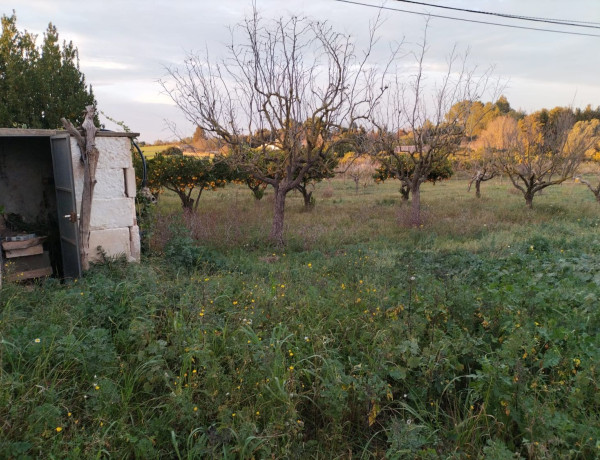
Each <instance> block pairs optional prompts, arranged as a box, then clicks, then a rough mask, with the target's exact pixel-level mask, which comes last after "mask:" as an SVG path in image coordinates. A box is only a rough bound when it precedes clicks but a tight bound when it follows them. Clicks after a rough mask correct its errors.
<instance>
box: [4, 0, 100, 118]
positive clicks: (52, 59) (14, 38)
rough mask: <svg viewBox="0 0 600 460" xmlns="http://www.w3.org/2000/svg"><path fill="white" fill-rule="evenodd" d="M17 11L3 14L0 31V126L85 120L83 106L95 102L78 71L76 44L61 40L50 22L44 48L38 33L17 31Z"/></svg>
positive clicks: (45, 35) (90, 90)
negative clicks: (8, 14)
mask: <svg viewBox="0 0 600 460" xmlns="http://www.w3.org/2000/svg"><path fill="white" fill-rule="evenodd" d="M16 21H17V18H16V15H15V13H14V12H13V14H12V16H2V35H0V126H1V127H28V128H46V129H54V128H59V127H61V126H62V125H61V122H60V119H61V117H65V118H68V119H69V120H71V121H73V123H74V124H76V125H77V124H81V122H83V109H84V108H85V106H86V105H92V104H93V105H95V103H96V101H95V99H94V94H93V92H92V89H91V87H90V88H89V89H88V87H87V85H86V83H85V77H84V75H83V73H82V72H81V71H80V70H79V56H78V52H77V48H75V46H74V45H73V43H72V42H69V43H67V42H63V44H62V46H61V45H60V43H59V37H58V31H57V29H56V27H55V26H54V25H52V23H50V24H49V25H48V29H47V30H46V32H45V34H44V40H43V42H42V44H41V46H40V47H37V46H36V43H35V41H36V36H35V35H33V34H31V33H28V32H27V31H23V32H21V31H19V30H18V29H17V25H16Z"/></svg>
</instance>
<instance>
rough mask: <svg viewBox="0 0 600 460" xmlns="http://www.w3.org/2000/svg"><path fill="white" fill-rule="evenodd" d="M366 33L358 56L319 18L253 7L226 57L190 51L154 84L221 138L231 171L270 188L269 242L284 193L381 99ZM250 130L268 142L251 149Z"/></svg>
mask: <svg viewBox="0 0 600 460" xmlns="http://www.w3.org/2000/svg"><path fill="white" fill-rule="evenodd" d="M375 28H376V27H372V28H371V31H370V32H371V33H370V37H371V40H370V44H369V45H368V47H367V48H366V49H365V50H364V51H363V52H362V53H360V54H359V53H357V52H356V50H355V46H354V44H353V41H352V38H351V37H350V36H348V35H345V34H342V33H338V32H336V31H335V30H333V28H332V27H331V26H330V25H329V24H328V23H327V22H324V21H316V20H311V19H309V18H306V17H298V16H291V17H286V18H283V17H282V18H279V19H275V20H266V19H264V18H262V17H261V16H260V15H259V14H258V12H257V11H256V10H254V11H253V13H252V14H251V15H250V16H249V17H247V18H246V19H245V20H243V21H242V22H241V23H240V24H238V25H237V26H235V27H233V28H232V29H231V42H230V43H229V45H228V46H227V48H226V52H227V57H226V58H224V59H223V60H221V61H217V60H214V59H211V58H210V57H209V56H208V53H207V55H206V56H203V57H201V56H199V55H196V54H190V55H188V56H187V58H186V60H185V62H184V64H183V65H182V66H181V67H178V68H170V69H167V71H168V75H167V76H166V78H165V79H164V80H163V81H162V82H161V84H162V86H163V88H164V90H165V92H166V93H167V94H168V95H169V96H170V97H171V98H172V100H173V101H174V102H175V104H176V105H177V106H178V107H179V109H180V110H181V111H182V112H183V114H184V115H185V116H186V118H187V119H188V120H189V121H190V122H192V123H193V124H194V125H196V126H199V127H200V128H202V129H203V130H204V132H205V133H206V134H207V135H211V136H214V137H216V138H219V139H221V140H222V141H224V142H225V144H226V145H227V146H228V149H229V154H228V156H229V160H230V161H231V162H234V163H235V164H236V167H237V168H239V169H241V170H243V171H246V172H248V173H249V174H251V175H252V176H253V177H254V178H256V179H258V180H260V181H262V182H264V183H267V184H269V185H271V186H272V187H273V189H274V209H273V222H272V226H271V231H270V238H271V240H272V241H274V242H275V243H276V244H283V231H284V211H285V199H286V196H287V194H288V193H289V192H290V191H292V190H294V189H297V188H298V186H299V185H300V184H302V183H303V181H304V180H305V177H307V175H310V173H311V170H312V169H314V168H315V167H318V166H319V164H320V162H321V161H322V160H323V159H325V158H327V157H328V156H329V152H330V151H333V149H334V148H335V144H336V141H335V134H336V133H337V132H340V130H342V129H344V128H348V127H350V126H355V125H357V124H360V123H362V122H363V121H365V120H367V119H368V118H369V116H370V114H371V112H372V110H373V107H374V106H375V105H376V103H377V102H378V100H379V99H380V97H381V94H382V93H383V89H382V85H381V84H379V83H378V82H377V81H376V79H377V78H380V74H379V73H378V72H377V70H376V66H374V65H370V64H369V59H370V56H371V53H372V50H373V46H374V42H375V40H374V33H375ZM257 131H260V132H263V133H265V135H266V136H267V138H266V139H264V142H263V143H262V144H261V145H260V146H256V147H255V148H253V149H250V148H248V147H249V146H248V144H247V138H248V135H249V134H251V133H255V132H257ZM275 150H276V151H277V152H278V154H277V155H275V154H272V152H273V151H275ZM257 151H258V152H259V154H258V155H257V154H256V152H257ZM279 152H280V153H279Z"/></svg>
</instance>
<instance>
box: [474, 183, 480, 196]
mask: <svg viewBox="0 0 600 460" xmlns="http://www.w3.org/2000/svg"><path fill="white" fill-rule="evenodd" d="M475 196H476V197H477V198H481V179H477V180H476V181H475Z"/></svg>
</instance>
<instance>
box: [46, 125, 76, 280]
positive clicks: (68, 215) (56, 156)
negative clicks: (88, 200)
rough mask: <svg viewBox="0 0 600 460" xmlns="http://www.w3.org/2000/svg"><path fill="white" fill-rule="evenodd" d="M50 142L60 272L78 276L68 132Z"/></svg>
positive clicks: (69, 275)
mask: <svg viewBox="0 0 600 460" xmlns="http://www.w3.org/2000/svg"><path fill="white" fill-rule="evenodd" d="M50 145H51V148H52V166H53V167H54V185H55V187H56V205H57V208H58V227H59V231H60V248H61V253H62V260H63V272H64V273H63V276H64V277H65V278H79V277H80V276H81V260H80V259H79V226H78V224H77V222H78V216H77V204H76V199H75V184H74V181H73V163H72V162H71V161H72V160H71V144H70V137H69V134H67V133H65V134H58V135H56V136H52V137H51V138H50Z"/></svg>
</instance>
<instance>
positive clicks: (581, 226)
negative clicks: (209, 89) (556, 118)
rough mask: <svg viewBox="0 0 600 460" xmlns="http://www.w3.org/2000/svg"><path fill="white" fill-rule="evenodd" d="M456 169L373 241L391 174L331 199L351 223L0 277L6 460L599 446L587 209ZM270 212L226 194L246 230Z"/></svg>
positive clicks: (581, 450)
mask: <svg viewBox="0 0 600 460" xmlns="http://www.w3.org/2000/svg"><path fill="white" fill-rule="evenodd" d="M332 182H333V181H332ZM453 182H454V181H449V182H447V183H444V184H441V185H439V186H436V187H432V186H430V185H427V186H426V187H424V190H423V193H424V194H427V195H428V200H429V203H430V204H429V205H428V206H429V209H434V210H436V212H437V213H438V214H437V217H438V219H437V220H439V222H437V221H436V222H432V223H430V224H427V225H426V226H425V228H424V229H399V228H397V227H396V228H393V230H392V231H391V232H390V233H389V234H387V235H382V234H378V236H375V232H376V231H377V227H378V225H373V222H372V219H375V218H376V217H377V216H378V215H380V214H385V213H386V212H388V208H390V206H388V205H386V204H382V205H381V206H380V205H378V204H376V203H377V200H379V201H383V200H382V195H383V192H381V190H382V189H384V188H387V189H386V190H389V191H388V192H386V193H388V196H393V193H394V192H393V190H392V187H391V186H389V185H387V184H384V185H383V186H381V187H379V188H378V194H377V195H374V196H371V195H369V194H365V195H362V196H360V197H357V198H356V202H361V203H362V202H365V201H367V203H366V204H364V208H353V207H352V206H353V202H352V201H351V200H352V198H353V197H354V196H353V195H351V196H350V197H348V198H345V200H344V202H343V204H342V203H341V202H340V200H338V201H337V202H336V203H331V204H330V205H328V204H327V203H324V205H323V208H324V209H325V211H324V213H325V214H326V216H325V217H326V219H325V218H324V219H323V223H321V224H319V225H323V226H324V225H325V222H329V221H331V220H335V219H338V218H339V216H336V213H335V211H334V210H335V209H340V211H339V213H340V214H341V213H344V214H351V218H352V220H353V221H354V222H355V223H356V225H361V226H362V227H363V231H364V233H363V234H362V236H360V237H357V236H356V230H355V229H353V228H352V227H351V225H348V224H344V225H335V226H332V227H331V228H330V230H329V231H330V232H331V233H332V237H331V240H327V239H325V238H323V239H321V240H319V241H318V244H314V245H313V246H311V247H310V248H308V249H307V248H306V247H305V246H303V245H302V244H296V245H295V246H294V247H293V248H286V251H285V252H282V251H276V252H273V249H272V248H270V247H268V246H267V244H266V243H265V242H264V241H262V242H261V241H258V242H257V241H254V243H253V244H252V245H248V246H247V245H246V244H242V243H240V244H238V245H232V246H229V249H226V250H220V251H216V250H215V249H214V246H215V245H209V246H207V244H208V243H207V242H206V241H205V240H204V238H201V237H198V239H199V240H201V241H196V240H193V239H192V238H190V235H191V234H190V233H189V232H188V231H187V230H184V229H183V228H181V227H178V226H175V227H173V228H171V235H172V236H171V238H170V241H169V242H168V244H167V247H168V253H167V254H165V255H159V254H153V255H152V257H148V258H147V259H146V260H145V261H144V263H143V264H126V263H123V262H122V261H111V262H110V263H107V264H104V265H101V266H95V267H93V269H92V270H91V271H90V272H89V273H87V274H86V276H84V277H83V278H82V279H79V280H77V281H76V282H72V283H70V284H61V283H59V282H58V281H55V280H49V281H48V282H43V283H42V282H40V283H39V284H33V285H30V286H22V285H18V284H13V283H5V285H4V286H3V289H2V291H0V338H1V340H0V420H2V421H3V426H4V428H3V430H2V431H0V457H2V458H11V457H15V458H19V456H20V457H21V458H28V457H29V458H36V457H40V456H42V457H47V458H93V457H100V458H102V457H112V458H136V457H137V458H252V457H254V458H347V457H350V456H351V457H352V458H390V459H404V458H410V459H413V458H416V459H447V458H490V459H499V460H500V459H510V458H513V459H518V458H532V459H542V458H595V457H596V456H597V452H598V450H597V449H598V447H597V446H598V440H599V439H600V418H599V416H598V414H599V413H600V401H599V400H598V396H597V395H598V391H597V381H598V362H600V338H599V336H598V333H597V332H598V328H599V327H600V313H599V312H598V308H597V304H598V299H599V298H600V270H599V267H598V264H597V260H598V257H599V256H600V241H599V239H598V236H597V226H598V224H599V221H598V218H597V215H596V213H597V209H596V206H597V205H596V204H595V203H594V202H593V200H591V198H590V200H589V201H590V202H589V203H587V202H585V201H583V198H586V197H587V195H585V194H584V191H582V192H581V195H579V194H578V193H579V192H578V190H579V188H577V187H576V186H575V185H573V186H572V188H568V187H570V186H569V185H568V184H565V186H564V187H563V188H562V190H560V192H561V193H564V195H565V197H564V199H565V200H568V201H565V203H562V202H561V201H560V199H559V198H560V197H559V196H557V195H552V194H551V193H559V191H557V192H554V191H552V192H551V193H549V194H546V195H543V196H542V197H540V201H542V202H545V203H547V204H545V205H544V204H543V205H541V206H539V207H538V208H537V209H535V210H532V211H525V210H523V211H522V212H521V210H520V209H521V207H520V206H519V205H518V197H515V196H511V195H507V193H506V184H504V187H503V188H501V189H498V190H499V191H498V195H497V197H496V201H491V202H488V201H487V200H486V201H481V200H479V201H477V202H475V201H474V200H472V199H470V198H468V197H467V198H464V201H461V199H462V198H461V196H457V198H456V200H453V201H452V202H448V200H447V195H448V194H452V193H453V192H454V191H456V190H458V189H461V190H462V189H464V188H465V187H464V182H458V183H457V184H454V183H453ZM452 187H456V188H452ZM491 188H493V187H491ZM565 189H566V190H565ZM238 192H239V190H237V191H236V190H230V189H229V188H228V189H226V190H224V191H223V192H221V196H220V197H219V196H215V195H214V194H213V195H212V196H211V197H210V200H212V201H213V204H214V209H213V210H212V212H213V213H217V212H219V211H220V210H222V209H223V208H224V206H223V202H224V201H223V196H228V197H231V198H232V197H233V196H236V195H235V194H236V193H238ZM228 194H231V195H228ZM434 194H439V195H440V196H443V197H444V199H443V200H442V199H440V201H439V203H438V204H437V205H436V201H435V200H434V199H433V198H434V197H432V195H434ZM245 195H246V194H244V197H245V198H247V202H245V203H244V205H245V204H247V203H249V204H251V205H252V204H255V203H252V199H251V197H249V196H248V197H246V196H245ZM465 195H466V194H465ZM494 196H495V195H494V193H493V191H490V193H489V200H492V199H493V197H494ZM580 197H583V198H582V199H581V200H580V199H579V198H580ZM368 200H372V201H368ZM207 201H208V200H207ZM455 201H459V203H456V204H455V203H454V202H455ZM231 203H233V199H232V201H231ZM468 203H471V207H469V206H465V204H468ZM475 203H476V204H475ZM572 203H576V204H575V205H573V204H572ZM261 204H262V203H258V204H256V206H249V208H251V209H250V210H249V211H247V213H246V214H243V215H242V216H239V214H240V213H241V212H242V211H241V209H242V207H240V208H234V214H236V216H237V217H238V218H239V220H238V222H240V227H242V231H243V233H244V235H245V234H246V232H248V229H249V227H251V225H252V222H251V216H253V215H254V214H256V213H259V212H260V206H261ZM550 204H552V206H551V205H550ZM232 206H234V205H233V204H232ZM327 206H330V207H327ZM436 206H439V208H438V207H436ZM475 207H476V208H477V209H476V210H475V211H472V208H475ZM486 207H489V208H490V209H493V216H492V214H486V212H487V210H486ZM371 208H374V210H373V213H372V214H368V215H366V214H364V213H366V212H367V210H370V209H371ZM470 211H472V214H467V215H466V216H464V213H468V212H470ZM390 212H397V209H395V210H393V211H390ZM361 213H363V214H361ZM215 215H216V214H213V215H210V214H207V215H202V216H200V219H199V220H201V221H206V220H211V219H210V218H211V217H214V216H215ZM289 215H290V218H291V221H292V222H296V221H294V220H293V219H298V218H300V219H303V218H305V217H306V213H300V212H297V213H296V214H294V212H293V208H292V209H291V210H290V212H289ZM314 216H318V214H317V213H316V212H315V213H314V214H313V216H312V217H313V218H315V217H314ZM390 216H393V214H391V213H390V214H385V218H386V219H389V218H390ZM461 216H464V217H461ZM494 216H495V217H494ZM186 217H189V215H187V214H186ZM462 218H464V219H465V220H461V219H462ZM158 219H159V217H157V220H158ZM258 219H259V220H263V219H262V216H261V215H259V216H258ZM167 220H168V221H169V222H170V223H172V222H173V217H172V216H170V217H169V218H168V219H167ZM465 222H467V223H468V224H469V225H465V224H464V223H465ZM378 223H379V221H376V224H378ZM340 228H343V229H344V232H340V231H339V229H340ZM194 230H195V231H197V229H194ZM353 232H354V236H353V237H352V238H353V239H349V238H348V234H351V233H353ZM218 233H219V237H220V238H223V239H225V238H226V237H227V236H226V235H225V234H224V233H225V232H223V231H221V229H219V231H218ZM299 235H300V236H298V235H296V236H295V237H294V238H296V240H298V241H300V240H301V236H302V234H299ZM296 240H292V241H296ZM244 241H245V242H247V241H251V240H250V239H246V240H244ZM328 241H329V243H328ZM200 243H201V244H202V246H204V248H203V249H202V250H198V249H197V248H199V247H200ZM220 247H225V248H226V247H228V246H227V243H225V242H221V246H220ZM201 251H204V252H201ZM211 251H212V255H210V256H207V255H201V254H208V253H209V252H211ZM199 259H202V260H208V261H215V260H219V261H222V264H221V263H217V264H215V265H213V266H212V267H211V266H210V264H206V263H203V262H202V263H200V264H197V261H198V260H199ZM58 429H59V430H58Z"/></svg>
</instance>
